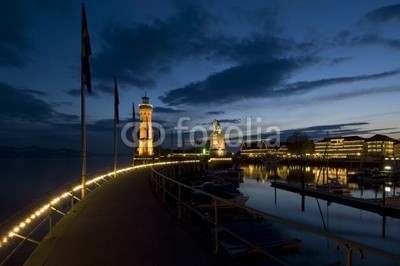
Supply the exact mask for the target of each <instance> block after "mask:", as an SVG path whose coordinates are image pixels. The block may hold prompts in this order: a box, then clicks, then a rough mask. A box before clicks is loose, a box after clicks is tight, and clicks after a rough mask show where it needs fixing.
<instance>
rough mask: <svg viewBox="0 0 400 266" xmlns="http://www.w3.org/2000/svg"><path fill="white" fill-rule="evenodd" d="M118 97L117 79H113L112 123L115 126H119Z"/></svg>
mask: <svg viewBox="0 0 400 266" xmlns="http://www.w3.org/2000/svg"><path fill="white" fill-rule="evenodd" d="M118 105H119V96H118V85H117V78H116V77H114V122H115V124H116V125H118V124H119V111H118Z"/></svg>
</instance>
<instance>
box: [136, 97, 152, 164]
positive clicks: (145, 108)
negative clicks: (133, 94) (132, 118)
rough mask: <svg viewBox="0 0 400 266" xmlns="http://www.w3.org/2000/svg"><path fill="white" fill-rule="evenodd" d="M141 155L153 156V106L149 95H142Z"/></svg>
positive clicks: (140, 111) (139, 150) (140, 105)
mask: <svg viewBox="0 0 400 266" xmlns="http://www.w3.org/2000/svg"><path fill="white" fill-rule="evenodd" d="M139 113H140V114H139V117H140V126H139V148H138V155H139V156H144V157H145V156H153V128H152V124H151V121H152V114H153V106H152V105H151V104H150V103H149V97H147V96H146V95H145V96H144V97H142V103H141V104H139Z"/></svg>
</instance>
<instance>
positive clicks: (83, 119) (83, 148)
mask: <svg viewBox="0 0 400 266" xmlns="http://www.w3.org/2000/svg"><path fill="white" fill-rule="evenodd" d="M83 12H84V5H83V4H82V14H83ZM82 24H83V21H82ZM83 34H84V29H83V27H82V28H81V37H82V36H83ZM83 57H84V51H83V43H82V41H81V164H82V173H81V174H82V180H81V181H82V182H81V185H82V199H84V198H85V196H86V111H85V109H86V106H85V84H84V83H85V80H84V69H83V68H84V67H83V60H84V59H83Z"/></svg>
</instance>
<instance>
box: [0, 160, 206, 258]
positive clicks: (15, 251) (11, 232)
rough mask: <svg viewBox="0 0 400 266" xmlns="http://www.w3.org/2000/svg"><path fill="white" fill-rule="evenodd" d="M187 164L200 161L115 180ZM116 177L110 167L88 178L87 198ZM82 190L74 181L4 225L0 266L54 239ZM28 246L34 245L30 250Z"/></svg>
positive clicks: (121, 170) (0, 241) (1, 233)
mask: <svg viewBox="0 0 400 266" xmlns="http://www.w3.org/2000/svg"><path fill="white" fill-rule="evenodd" d="M184 162H198V161H182V162H179V161H175V162H158V163H152V164H145V165H137V166H134V167H131V166H130V167H126V168H122V169H119V170H117V171H116V174H117V175H116V176H117V177H118V176H119V175H120V174H122V173H124V172H127V171H131V170H134V169H139V168H144V167H151V166H157V165H166V164H177V163H184ZM114 176H115V173H114V172H113V171H110V168H109V167H108V168H105V169H101V170H98V171H95V172H92V173H89V174H87V175H86V179H87V180H88V181H87V182H86V190H87V192H88V193H87V194H89V193H90V192H92V191H93V190H95V189H96V188H97V187H99V186H101V185H102V184H104V183H106V182H107V181H109V180H111V179H113V178H114ZM81 188H82V185H81V179H80V178H78V179H75V180H73V181H71V182H68V183H66V184H64V185H62V186H59V187H58V188H56V189H54V190H52V191H50V192H49V193H48V194H47V195H45V196H44V197H42V198H41V199H39V200H37V201H36V202H34V203H32V204H30V205H28V206H27V207H25V208H23V209H22V210H20V211H19V212H17V213H16V214H14V215H13V216H12V217H10V218H9V219H7V220H6V221H4V222H3V223H2V224H1V225H0V266H2V265H5V264H7V262H9V263H10V264H23V263H24V262H25V260H26V258H27V257H28V256H29V255H30V254H31V253H32V251H33V250H34V248H36V246H37V245H38V244H39V243H40V241H41V240H42V239H43V238H44V237H45V236H46V235H47V236H48V237H52V230H53V227H54V225H55V224H56V223H57V222H58V221H59V220H61V218H62V217H63V216H65V215H66V213H68V212H69V211H71V210H72V209H73V208H74V206H75V204H76V203H78V202H80V201H81V200H82V199H81ZM46 224H47V225H48V226H46ZM28 243H29V244H31V245H29V246H28ZM24 244H25V245H24ZM10 260H12V262H10Z"/></svg>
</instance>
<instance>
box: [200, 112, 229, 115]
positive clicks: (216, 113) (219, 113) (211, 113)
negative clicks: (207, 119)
mask: <svg viewBox="0 0 400 266" xmlns="http://www.w3.org/2000/svg"><path fill="white" fill-rule="evenodd" d="M223 114H225V112H224V111H210V112H206V113H205V115H223Z"/></svg>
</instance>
